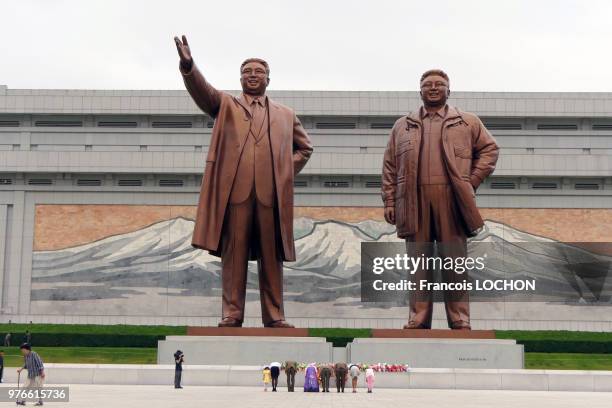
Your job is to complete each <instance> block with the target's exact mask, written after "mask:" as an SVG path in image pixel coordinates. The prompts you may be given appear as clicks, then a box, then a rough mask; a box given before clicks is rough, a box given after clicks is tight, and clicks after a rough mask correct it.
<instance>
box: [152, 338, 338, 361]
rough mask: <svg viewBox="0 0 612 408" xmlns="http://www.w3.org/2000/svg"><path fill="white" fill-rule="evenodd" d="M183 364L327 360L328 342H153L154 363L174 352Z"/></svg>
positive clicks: (318, 340) (305, 340)
mask: <svg viewBox="0 0 612 408" xmlns="http://www.w3.org/2000/svg"><path fill="white" fill-rule="evenodd" d="M176 350H181V351H183V353H184V354H185V363H186V364H196V365H230V366H232V365H245V366H249V365H250V366H253V365H255V366H263V365H265V364H270V363H271V362H273V361H278V362H281V363H282V362H284V361H286V360H294V361H299V362H313V361H317V362H327V361H331V360H332V344H331V343H328V342H326V341H325V338H321V337H272V336H266V337H256V336H167V337H166V340H160V341H159V342H158V344H157V363H158V364H174V356H173V355H174V352H175V351H176Z"/></svg>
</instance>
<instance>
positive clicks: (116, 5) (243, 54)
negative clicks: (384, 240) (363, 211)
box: [0, 0, 612, 92]
mask: <svg viewBox="0 0 612 408" xmlns="http://www.w3.org/2000/svg"><path fill="white" fill-rule="evenodd" d="M0 15H1V16H2V23H0V35H1V40H0V58H2V60H1V64H0V84H4V85H7V86H8V87H9V88H87V89H183V84H182V81H181V78H180V75H179V72H178V68H177V66H178V56H177V53H176V47H175V46H174V43H173V40H172V38H173V36H174V35H180V34H185V35H187V38H188V40H189V43H190V45H191V49H192V53H193V55H194V58H195V60H196V63H197V64H198V66H199V67H200V68H201V70H202V71H203V72H204V74H205V75H206V76H207V78H208V79H209V80H210V82H211V83H213V85H215V86H217V87H218V88H221V89H237V88H239V66H240V63H241V62H242V60H244V59H245V58H247V57H251V56H257V57H261V58H264V59H266V60H267V61H268V62H269V63H270V67H271V71H272V72H271V78H272V79H271V83H270V89H287V90H381V91H389V90H416V89H417V88H418V79H419V76H420V74H421V73H422V72H423V71H425V70H426V69H429V68H433V67H437V68H442V69H444V70H445V71H446V72H447V73H448V74H449V75H450V77H451V89H452V90H457V91H572V92H574V91H577V92H579V91H608V92H610V91H612V78H611V75H612V69H611V68H612V53H611V52H610V50H611V47H612V23H611V21H612V20H611V17H612V2H610V1H594V0H593V1H589V0H582V1H568V0H554V1H553V0H551V1H549V0H542V1H539V0H530V1H511V0H507V1H493V0H482V1H468V0H461V1H459V0H455V1H446V0H438V1H410V0H403V1H402V0H396V1H387V0H375V1H360V0H351V1H348V0H347V1H344V0H324V1H319V0H301V1H291V0H285V1H275V0H250V1H233V0H217V1H204V0H199V1H191V0H174V1H169V0H164V1H157V0H146V1H144V0H143V1H140V0H138V1H137V0H100V1H98V0H75V1H72V0H66V1H60V0H38V1H33V0H19V1H8V0H2V2H1V3H0Z"/></svg>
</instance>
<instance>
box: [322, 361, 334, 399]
mask: <svg viewBox="0 0 612 408" xmlns="http://www.w3.org/2000/svg"><path fill="white" fill-rule="evenodd" d="M320 373H321V374H320V376H321V385H322V387H323V391H322V392H329V379H330V378H331V375H332V368H331V366H330V365H329V364H325V365H323V366H321V372H320Z"/></svg>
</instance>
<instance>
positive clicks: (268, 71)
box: [240, 58, 270, 76]
mask: <svg viewBox="0 0 612 408" xmlns="http://www.w3.org/2000/svg"><path fill="white" fill-rule="evenodd" d="M249 62H258V63H260V64H261V65H263V66H264V68H265V69H266V74H267V75H268V76H270V66H269V65H268V63H267V62H266V61H264V60H262V59H261V58H247V59H245V60H244V62H243V63H242V64H241V65H240V73H242V68H244V66H245V65H246V64H248V63H249Z"/></svg>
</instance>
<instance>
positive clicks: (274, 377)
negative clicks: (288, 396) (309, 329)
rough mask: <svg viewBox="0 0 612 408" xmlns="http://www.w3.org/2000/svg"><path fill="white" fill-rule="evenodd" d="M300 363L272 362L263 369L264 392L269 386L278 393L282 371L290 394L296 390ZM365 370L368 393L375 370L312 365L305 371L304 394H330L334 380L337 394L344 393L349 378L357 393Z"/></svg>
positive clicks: (343, 365) (365, 367)
mask: <svg viewBox="0 0 612 408" xmlns="http://www.w3.org/2000/svg"><path fill="white" fill-rule="evenodd" d="M298 368H299V366H298V363H297V362H295V361H286V362H285V364H284V365H281V364H280V363H279V362H272V363H270V364H269V365H267V366H265V367H264V369H263V383H264V391H268V386H270V385H272V391H273V392H276V390H277V387H278V377H279V376H280V372H281V370H284V371H285V373H286V375H287V389H288V391H289V392H294V390H295V375H296V373H297V371H298ZM363 370H365V382H366V386H367V389H368V393H371V392H372V390H373V389H374V370H373V369H372V368H371V367H367V366H362V365H359V364H350V365H348V364H346V363H336V364H332V363H326V364H319V365H317V364H316V363H310V364H309V365H308V366H307V367H306V369H305V376H304V392H319V391H321V392H329V384H330V382H331V379H332V378H335V380H336V392H344V387H345V385H346V381H347V379H348V377H350V378H351V385H352V388H353V392H354V393H356V392H357V386H358V382H359V376H360V375H361V372H362V371H363Z"/></svg>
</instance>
